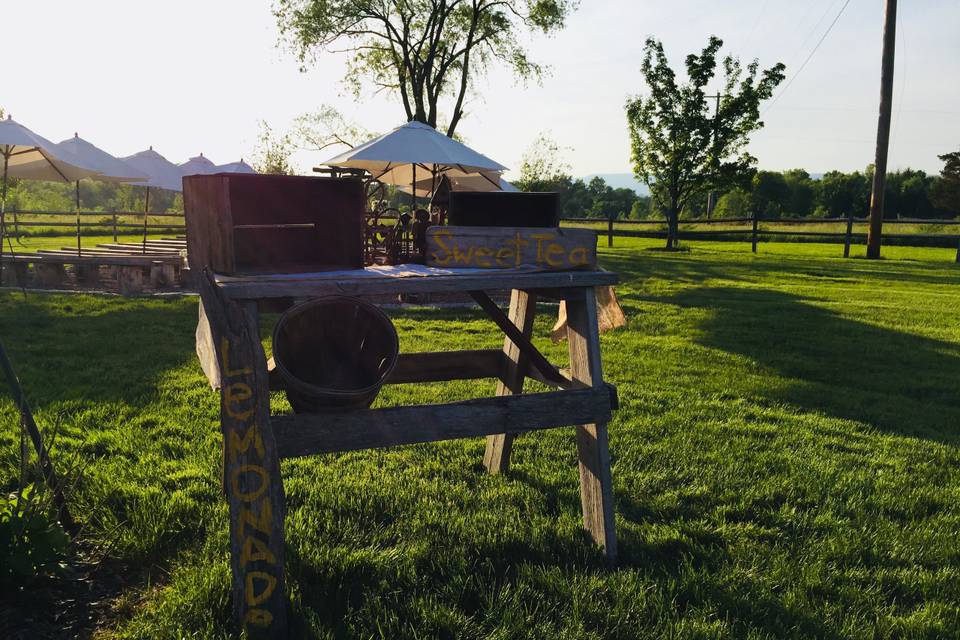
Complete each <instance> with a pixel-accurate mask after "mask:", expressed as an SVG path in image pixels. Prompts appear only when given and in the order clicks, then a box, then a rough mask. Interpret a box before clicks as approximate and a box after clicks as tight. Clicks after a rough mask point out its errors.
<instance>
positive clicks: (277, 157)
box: [253, 121, 296, 175]
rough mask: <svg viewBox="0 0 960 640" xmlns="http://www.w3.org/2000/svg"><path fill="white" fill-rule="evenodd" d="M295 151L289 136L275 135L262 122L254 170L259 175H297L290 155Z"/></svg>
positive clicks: (255, 152)
mask: <svg viewBox="0 0 960 640" xmlns="http://www.w3.org/2000/svg"><path fill="white" fill-rule="evenodd" d="M293 151H294V144H293V141H292V140H291V139H290V136H289V134H286V135H275V134H274V133H273V129H272V128H270V125H268V124H267V123H266V122H263V121H262V122H260V139H259V140H258V141H257V148H256V150H255V151H254V157H253V168H254V169H256V170H257V173H274V174H279V175H293V174H295V173H296V170H295V169H294V166H293V163H292V162H291V161H290V155H291V154H292V153H293Z"/></svg>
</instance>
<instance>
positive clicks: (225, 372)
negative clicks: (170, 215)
mask: <svg viewBox="0 0 960 640" xmlns="http://www.w3.org/2000/svg"><path fill="white" fill-rule="evenodd" d="M200 280H201V281H200V295H201V299H202V301H203V310H204V316H205V318H206V320H207V321H208V323H209V330H210V337H211V341H212V343H213V345H214V347H215V349H216V355H217V364H218V367H219V373H220V375H219V377H220V381H221V388H220V395H221V405H220V425H221V429H222V431H223V465H224V468H223V472H224V486H225V489H226V495H227V501H228V502H229V505H230V566H231V570H232V574H233V581H232V587H233V588H232V592H233V608H234V612H235V615H236V617H237V621H238V623H239V625H240V626H241V627H243V629H244V630H245V631H246V634H247V636H246V637H248V638H285V637H286V635H287V594H286V581H285V576H284V557H283V556H284V543H283V538H284V531H283V525H284V516H285V514H286V501H285V498H284V492H283V480H282V478H281V477H280V459H279V457H278V454H277V443H276V438H275V437H274V433H273V428H272V426H271V424H270V391H269V389H268V384H267V361H266V358H265V356H264V353H263V347H262V346H261V344H260V336H259V332H258V328H257V317H256V313H255V311H254V312H251V311H250V310H249V305H246V306H247V307H248V308H247V310H244V309H243V308H241V306H240V305H238V304H235V303H234V302H231V301H229V300H224V299H223V298H222V297H221V295H220V293H219V292H218V291H217V289H216V285H215V284H213V282H212V281H211V280H210V278H209V276H208V275H207V274H203V275H202V276H201V279H200Z"/></svg>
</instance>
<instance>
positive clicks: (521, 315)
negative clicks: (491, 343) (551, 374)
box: [483, 289, 537, 474]
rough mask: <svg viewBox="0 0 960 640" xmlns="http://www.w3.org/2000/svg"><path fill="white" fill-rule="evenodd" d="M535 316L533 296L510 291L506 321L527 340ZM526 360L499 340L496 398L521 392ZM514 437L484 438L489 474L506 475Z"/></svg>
mask: <svg viewBox="0 0 960 640" xmlns="http://www.w3.org/2000/svg"><path fill="white" fill-rule="evenodd" d="M536 312H537V296H536V294H530V293H527V292H526V291H521V290H519V289H514V290H513V291H512V292H511V294H510V317H509V320H510V322H511V324H513V325H514V326H515V327H516V328H517V330H519V331H520V333H521V335H522V336H523V337H524V338H526V339H527V340H529V339H530V337H531V336H532V335H533V320H534V318H535V317H536ZM528 360H529V359H528V358H527V356H526V355H525V354H524V353H523V352H522V351H521V350H520V347H518V346H517V344H516V343H515V342H514V341H513V340H511V339H510V338H509V337H505V338H504V340H503V376H502V379H501V381H500V382H498V383H497V392H496V393H497V395H498V396H507V395H513V394H517V393H521V392H522V391H523V381H524V379H525V377H526V373H527V368H528V367H527V365H528ZM515 438H516V433H498V434H495V435H492V436H487V448H486V450H485V451H484V454H483V466H485V467H486V468H487V471H488V472H489V473H492V474H499V473H506V472H507V471H508V470H509V469H510V455H511V452H512V451H513V441H514V439H515Z"/></svg>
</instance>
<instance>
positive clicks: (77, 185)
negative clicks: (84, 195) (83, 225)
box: [76, 180, 80, 258]
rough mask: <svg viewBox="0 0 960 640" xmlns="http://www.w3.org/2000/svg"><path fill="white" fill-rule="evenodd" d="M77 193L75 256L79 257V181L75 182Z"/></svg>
mask: <svg viewBox="0 0 960 640" xmlns="http://www.w3.org/2000/svg"><path fill="white" fill-rule="evenodd" d="M76 189H77V192H76V195H77V257H78V258H79V257H80V181H79V180H77V182H76Z"/></svg>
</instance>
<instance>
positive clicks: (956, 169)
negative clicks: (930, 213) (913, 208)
mask: <svg viewBox="0 0 960 640" xmlns="http://www.w3.org/2000/svg"><path fill="white" fill-rule="evenodd" d="M938 157H939V158H940V159H941V160H943V169H941V170H940V179H939V180H937V181H936V183H935V184H934V186H933V189H932V193H931V199H932V200H933V204H935V205H936V206H937V207H939V208H940V209H943V210H945V211H948V212H950V213H955V214H960V151H954V152H953V153H947V154H944V155H942V156H938Z"/></svg>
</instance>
